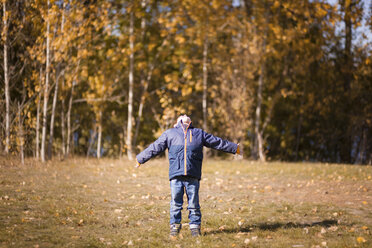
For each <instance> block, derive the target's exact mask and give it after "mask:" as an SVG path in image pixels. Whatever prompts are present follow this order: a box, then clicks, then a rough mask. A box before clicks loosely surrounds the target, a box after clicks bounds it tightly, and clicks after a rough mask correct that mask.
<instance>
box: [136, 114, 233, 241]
mask: <svg viewBox="0 0 372 248" xmlns="http://www.w3.org/2000/svg"><path fill="white" fill-rule="evenodd" d="M204 146H206V147H209V148H214V149H216V150H220V151H224V152H228V153H233V154H240V151H239V145H238V144H235V143H232V142H230V141H227V140H223V139H221V138H219V137H216V136H213V135H211V134H209V133H206V132H204V131H203V130H201V129H199V128H194V127H193V126H192V125H191V119H190V118H189V117H188V116H187V115H181V116H180V117H178V119H177V123H176V124H175V125H174V128H171V129H168V130H167V131H165V132H164V133H163V134H162V135H161V136H160V137H159V138H158V139H157V140H156V141H155V142H154V143H152V144H151V145H149V147H147V148H146V149H145V150H144V151H142V152H141V153H140V154H138V155H137V167H139V166H140V165H141V164H143V163H145V162H146V161H148V160H149V159H151V158H152V157H154V156H156V155H158V154H159V153H161V152H163V151H164V150H165V149H167V148H168V151H169V153H168V157H169V180H170V188H171V202H170V235H171V236H177V234H178V233H179V232H180V230H181V210H182V205H183V194H184V190H185V191H186V195H187V201H188V207H187V209H188V210H189V220H190V224H189V226H190V230H191V235H192V236H193V237H197V236H200V234H201V232H200V224H201V212H200V205H199V185H200V179H201V168H202V160H203V147H204Z"/></svg>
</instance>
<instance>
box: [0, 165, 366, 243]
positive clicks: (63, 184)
mask: <svg viewBox="0 0 372 248" xmlns="http://www.w3.org/2000/svg"><path fill="white" fill-rule="evenodd" d="M133 165H134V164H133V163H130V162H128V161H125V160H123V161H119V160H109V159H102V160H99V161H98V160H96V159H90V160H85V159H71V160H68V161H63V162H59V161H51V162H48V163H46V164H39V163H36V162H34V161H32V160H29V161H27V164H26V165H25V166H21V165H18V164H17V163H16V162H14V161H13V160H10V159H4V158H0V166H1V167H0V171H1V174H0V247H127V246H130V247H354V246H356V247H371V246H372V236H371V232H370V230H371V228H372V194H371V191H372V178H371V177H372V168H371V167H370V166H351V165H334V164H316V163H314V164H310V163H266V164H261V163H255V162H249V161H226V160H225V161H219V160H208V161H206V162H205V163H204V168H203V180H202V182H201V190H200V198H201V199H200V200H201V206H202V214H203V221H202V233H203V235H202V237H200V238H197V239H194V238H192V237H191V235H190V234H189V231H188V228H187V225H185V226H184V228H183V229H182V231H181V235H180V236H179V237H178V238H177V239H176V240H170V238H169V236H168V235H169V230H168V229H169V225H168V222H169V201H170V190H169V181H168V167H167V162H166V161H165V160H163V159H157V160H153V161H150V162H148V163H147V164H145V165H143V167H141V168H140V169H135V168H133ZM185 208H186V206H185ZM187 214H188V213H187V211H186V210H183V217H184V220H183V223H185V224H186V223H187Z"/></svg>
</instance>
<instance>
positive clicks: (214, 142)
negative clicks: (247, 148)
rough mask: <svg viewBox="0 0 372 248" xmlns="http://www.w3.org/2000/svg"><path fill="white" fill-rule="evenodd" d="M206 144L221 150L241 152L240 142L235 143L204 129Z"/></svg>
mask: <svg viewBox="0 0 372 248" xmlns="http://www.w3.org/2000/svg"><path fill="white" fill-rule="evenodd" d="M203 139H204V146H206V147H208V148H213V149H216V150H219V151H223V152H228V153H233V154H240V149H239V144H235V143H233V142H231V141H228V140H223V139H221V138H220V137H217V136H214V135H212V134H210V133H206V132H204V131H203Z"/></svg>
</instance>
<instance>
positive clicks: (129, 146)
mask: <svg viewBox="0 0 372 248" xmlns="http://www.w3.org/2000/svg"><path fill="white" fill-rule="evenodd" d="M133 29H134V14H133V12H132V13H131V15H130V27H129V49H130V55H129V90H128V123H127V142H126V143H127V155H128V159H129V160H133V148H132V126H133V123H132V118H133V73H134V72H133V71H134V31H133Z"/></svg>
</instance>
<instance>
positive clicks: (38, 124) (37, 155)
mask: <svg viewBox="0 0 372 248" xmlns="http://www.w3.org/2000/svg"><path fill="white" fill-rule="evenodd" d="M41 78H42V77H41V69H40V81H41ZM40 102H41V91H39V97H38V100H37V109H36V138H35V139H36V142H35V143H36V147H35V150H36V159H39V158H40Z"/></svg>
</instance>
